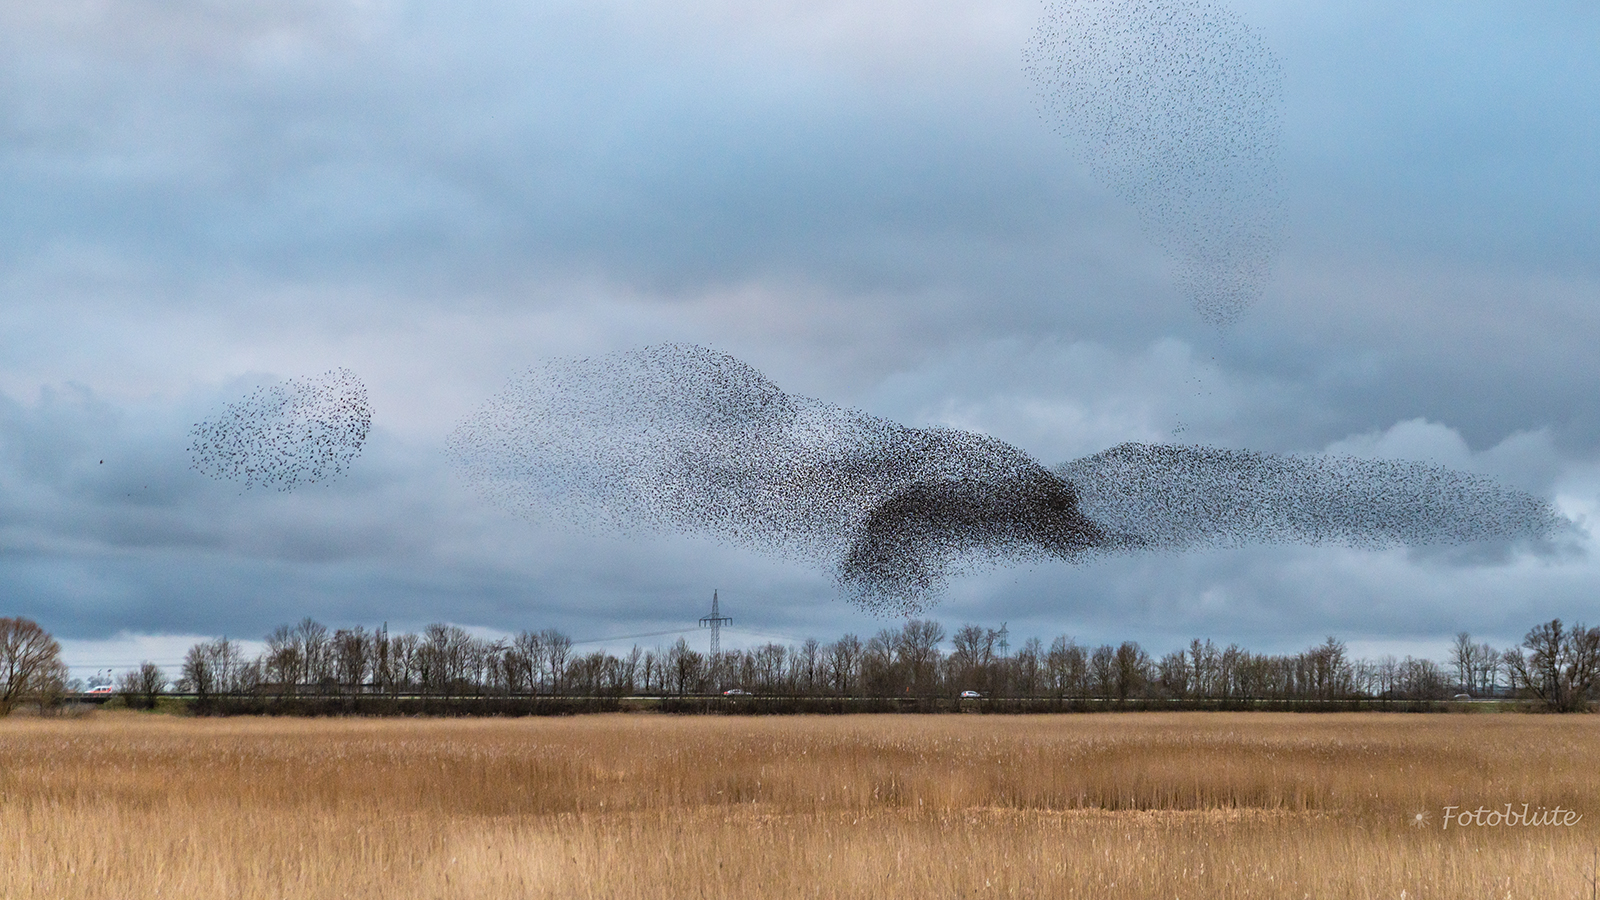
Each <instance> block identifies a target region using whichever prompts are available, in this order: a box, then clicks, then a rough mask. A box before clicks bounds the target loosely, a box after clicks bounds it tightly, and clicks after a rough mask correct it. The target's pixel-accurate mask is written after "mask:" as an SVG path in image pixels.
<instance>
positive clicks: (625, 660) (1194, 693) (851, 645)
mask: <svg viewBox="0 0 1600 900" xmlns="http://www.w3.org/2000/svg"><path fill="white" fill-rule="evenodd" d="M947 648H948V649H947ZM1450 665H1451V669H1446V668H1445V667H1442V666H1440V665H1439V664H1438V663H1435V662H1434V661H1432V660H1428V659H1418V658H1414V657H1410V656H1407V657H1405V658H1403V659H1397V658H1395V657H1393V656H1385V657H1382V658H1379V659H1375V660H1370V659H1352V658H1351V657H1350V655H1349V653H1348V652H1347V651H1346V648H1345V645H1344V644H1343V643H1341V642H1340V641H1338V640H1336V639H1334V638H1331V637H1330V638H1328V639H1327V640H1326V641H1324V642H1323V643H1321V644H1318V645H1316V646H1314V647H1311V648H1309V649H1307V650H1304V651H1302V652H1299V653H1291V654H1265V653H1253V652H1250V651H1248V650H1244V649H1242V648H1240V647H1239V646H1238V645H1236V644H1230V645H1228V646H1226V647H1220V646H1218V645H1216V644H1214V643H1213V642H1211V641H1209V640H1206V641H1202V640H1195V641H1193V642H1191V643H1190V645H1189V646H1188V647H1187V648H1184V649H1182V650H1175V651H1173V652H1171V653H1168V654H1166V655H1164V656H1161V657H1159V658H1156V657H1152V656H1151V655H1150V654H1149V653H1148V652H1146V651H1145V650H1144V648H1142V647H1141V646H1140V645H1139V644H1138V643H1136V642H1133V641H1126V642H1123V643H1121V644H1116V645H1112V644H1104V645H1099V646H1085V645H1082V644H1079V643H1077V642H1076V641H1074V640H1073V639H1071V638H1068V637H1065V636H1063V637H1058V638H1056V639H1055V640H1054V641H1052V642H1051V643H1050V644H1049V645H1048V646H1046V645H1045V644H1044V642H1043V641H1041V640H1039V639H1038V638H1030V639H1028V640H1026V641H1024V642H1023V643H1022V644H1021V646H1020V648H1019V649H1018V650H1017V651H1016V652H1014V653H1011V652H1008V651H1007V648H1006V647H1005V644H1004V635H1003V634H1002V633H1001V632H997V631H995V630H994V629H990V628H984V627H982V626H979V625H972V624H968V625H964V626H962V627H961V628H960V629H958V630H957V631H956V632H955V633H954V634H947V633H946V631H945V629H944V626H942V625H940V624H939V623H938V622H934V621H927V620H918V619H913V620H911V621H908V622H905V623H904V624H903V625H901V626H900V627H899V628H886V629H883V630H881V631H879V632H878V633H876V634H874V635H872V636H871V637H868V638H866V639H864V640H863V639H862V638H861V637H860V636H858V635H854V634H846V635H844V636H842V637H840V638H839V639H837V640H835V641H832V642H829V643H822V642H820V641H817V640H814V639H812V640H806V641H804V642H801V643H799V644H782V643H767V644H763V645H761V646H757V647H752V648H748V649H743V650H732V651H727V652H723V653H719V654H717V655H716V656H715V657H712V656H710V655H708V654H704V653H701V652H699V651H698V650H695V649H693V648H692V647H690V645H689V643H688V641H687V640H685V639H683V638H679V639H678V640H677V641H676V642H674V643H673V644H671V645H669V646H667V647H664V648H663V647H657V648H655V649H651V650H645V649H641V648H640V647H638V646H634V647H633V648H631V649H630V650H629V651H628V652H626V653H623V654H620V655H613V654H611V653H608V652H605V651H596V652H592V653H579V652H576V651H575V650H574V648H573V642H572V640H571V639H570V638H568V637H567V636H566V635H564V634H562V633H561V632H559V631H555V630H553V629H545V630H542V631H524V632H522V633H520V634H518V635H515V636H514V637H510V638H502V639H487V638H481V637H476V636H474V635H472V634H470V633H469V632H467V631H465V630H464V629H462V628H459V627H457V626H454V625H444V624H437V625H429V626H428V627H427V628H425V629H423V630H422V631H421V632H418V633H414V634H412V633H407V634H398V635H390V634H389V633H388V630H387V629H386V628H380V629H376V630H373V631H368V630H366V629H364V628H360V627H357V628H351V629H339V630H336V631H330V630H329V629H327V628H326V627H324V626H323V625H321V624H320V623H318V622H316V621H314V620H312V619H309V618H308V619H305V620H303V621H301V622H300V623H299V624H297V625H292V626H291V625H285V626H283V627H280V628H278V629H276V630H275V631H273V632H272V633H271V634H269V635H268V636H267V640H266V649H265V650H264V651H263V652H262V653H261V654H260V655H258V656H256V657H255V658H251V659H247V658H245V656H244V654H243V653H242V651H241V650H240V647H239V645H238V643H237V642H234V641H229V640H227V639H225V638H222V639H217V640H213V641H207V642H203V643H200V644H196V645H195V646H194V647H192V648H190V650H189V652H188V655H187V656H186V658H185V660H184V664H183V672H182V678H181V680H180V682H179V686H180V688H181V689H182V690H184V691H187V692H192V693H195V694H198V695H201V696H206V695H210V694H237V693H253V694H270V695H279V696H281V695H288V694H296V693H317V694H323V695H326V694H340V693H367V694H387V695H402V694H404V695H413V694H427V695H448V696H496V695H566V696H575V695H581V696H629V695H659V696H673V695H679V696H681V695H703V694H714V693H719V692H722V691H725V690H730V689H736V690H739V691H746V692H749V693H753V694H760V695H770V696H796V697H803V696H862V697H896V696H899V697H904V696H910V697H937V696H951V695H955V694H958V693H960V692H962V691H978V692H980V693H981V694H983V695H984V696H987V697H1054V698H1062V699H1091V698H1106V699H1117V700H1151V699H1171V700H1218V701H1236V700H1291V701H1336V700H1351V699H1363V698H1378V699H1396V700H1436V699H1447V698H1449V697H1451V696H1453V695H1456V694H1459V693H1467V694H1470V695H1473V696H1479V697H1489V696H1524V697H1529V698H1533V699H1536V700H1538V701H1540V702H1542V703H1543V704H1545V705H1546V706H1548V707H1550V708H1552V709H1560V710H1575V709H1582V708H1585V707H1586V706H1587V705H1588V703H1589V702H1591V701H1592V700H1595V699H1596V696H1595V694H1596V690H1597V687H1600V628H1584V627H1582V626H1579V627H1576V628H1567V627H1566V626H1564V625H1563V624H1562V623H1561V621H1560V620H1554V621H1552V622H1549V623H1546V624H1543V625H1540V626H1538V627H1536V628H1534V629H1533V630H1531V631H1530V632H1528V635H1527V637H1526V639H1525V640H1524V641H1523V644H1522V645H1521V646H1520V647H1517V648H1513V649H1510V650H1506V651H1499V650H1496V649H1494V648H1493V647H1491V646H1489V645H1488V644H1483V643H1476V642H1474V641H1473V640H1472V638H1471V636H1470V635H1468V634H1466V633H1462V634H1460V635H1458V636H1457V639H1456V642H1455V645H1454V647H1453V648H1452V651H1451V660H1450ZM1452 670H1453V671H1452Z"/></svg>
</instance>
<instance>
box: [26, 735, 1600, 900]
mask: <svg viewBox="0 0 1600 900" xmlns="http://www.w3.org/2000/svg"><path fill="white" fill-rule="evenodd" d="M0 763H3V765H0V846H3V847H5V848H6V849H5V851H4V852H5V854H6V862H5V865H3V866H0V896H4V897H7V898H14V900H43V898H145V897H157V896H160V897H189V898H208V897H216V898H222V897H227V898H267V897H272V898H280V897H298V898H380V897H381V898H386V900H394V898H412V897H417V898H422V897H427V898H456V897H460V898H469V897H470V898H477V897H495V898H498V897H518V898H525V897H532V898H539V897H551V898H555V897H560V898H573V897H577V898H582V897H608V898H609V897H619V898H635V897H637V898H660V897H705V898H741V900H743V898H767V897H773V898H777V897H783V898H791V897H819V898H833V897H863V898H865V897H872V898H888V900H894V898H919V900H920V898H928V897H990V896H993V897H1106V898H1111V897H1117V898H1127V897H1132V898H1140V897H1150V898H1156V897H1160V898H1173V897H1185V898H1186V897H1243V898H1253V897H1261V898H1268V897H1270V898H1283V897H1295V898H1300V897H1316V898H1343V897H1350V898H1358V897H1359V898H1368V897H1385V898H1396V897H1405V898H1418V897H1439V898H1459V897H1529V898H1556V897H1572V898H1578V897H1590V896H1591V883H1590V879H1592V878H1593V876H1594V865H1595V849H1596V847H1597V841H1600V828H1597V827H1596V825H1597V823H1600V719H1597V718H1596V717H1593V716H1539V715H1468V714H1462V715H1442V716H1405V715H1398V714H1395V715H1388V714H1327V715H1315V716H1312V715H1292V714H1275V713H1253V714H1235V713H1209V714H1208V713H1127V714H1107V715H1094V716H1070V715H1060V716H1027V717H1021V716H1018V717H1013V716H825V717H760V718H746V717H720V716H712V717H706V716H694V717H678V716H663V715H648V714H631V715H597V716H580V717H567V718H555V719H552V718H520V719H422V720H410V719H315V720H306V719H285V718H266V719H264V718H229V719H204V718H186V717H179V716H169V715H156V714H150V713H135V712H121V713H107V712H101V713H95V714H91V715H89V716H87V717H84V718H79V719H59V718H58V719H47V718H33V717H26V718H24V717H15V716H13V717H11V718H10V719H7V720H4V721H0ZM1507 803H1510V804H1514V805H1515V807H1516V808H1517V809H1518V810H1520V809H1521V808H1522V804H1524V803H1527V804H1529V805H1530V809H1533V810H1537V809H1538V808H1540V807H1545V808H1547V809H1549V808H1554V807H1557V806H1559V807H1561V808H1562V809H1563V810H1573V811H1575V813H1576V814H1577V815H1579V816H1581V817H1582V818H1581V819H1580V820H1578V821H1577V822H1575V823H1574V824H1572V825H1515V826H1505V825H1501V826H1498V827H1491V826H1488V825H1483V826H1477V825H1474V826H1460V825H1454V826H1453V827H1445V826H1446V824H1447V822H1446V820H1445V818H1444V816H1445V812H1446V808H1447V807H1452V806H1454V807H1460V808H1477V807H1480V806H1483V807H1503V806H1504V805H1505V804H1507Z"/></svg>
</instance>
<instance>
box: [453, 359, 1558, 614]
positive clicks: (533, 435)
mask: <svg viewBox="0 0 1600 900" xmlns="http://www.w3.org/2000/svg"><path fill="white" fill-rule="evenodd" d="M449 448H450V453H451V456H452V458H453V460H454V462H455V463H456V464H457V466H458V468H459V469H460V470H461V471H462V472H463V473H464V474H465V475H466V477H467V478H468V479H469V480H470V481H471V482H473V483H474V484H475V485H477V486H478V487H479V489H481V490H482V491H483V492H484V493H485V494H486V495H487V496H488V497H490V498H491V499H493V500H494V501H496V502H498V503H500V504H501V505H503V506H504V507H506V508H508V509H510V510H512V511H513V512H516V513H519V514H523V515H528V516H531V517H534V518H551V519H555V520H559V521H564V522H566V523H568V524H571V525H576V526H578V527H580V528H590V529H599V530H610V531H623V532H626V531H632V530H637V529H647V530H671V531H689V532H700V533H706V534H710V535H712V536H714V537H717V538H720V539H724V540H731V541H734V542H737V543H740V544H744V545H747V546H752V547H756V548H759V549H762V550H766V551H770V552H775V553H778V554H781V555H785V556H790V557H798V558H803V559H808V560H812V561H815V562H818V563H821V564H824V565H827V566H829V567H830V568H832V569H833V571H834V572H835V573H836V574H837V577H838V580H839V583H840V585H841V587H842V588H843V590H844V592H845V593H846V594H847V595H848V596H849V597H851V598H852V599H853V600H855V601H856V602H858V603H860V604H861V605H863V606H865V607H867V608H868V609H871V610H874V611H877V612H894V613H898V614H913V613H916V612H918V611H920V610H921V609H923V608H925V607H926V606H927V605H928V604H929V603H931V602H932V601H933V600H935V599H937V597H938V596H939V594H940V593H941V592H942V590H943V588H944V586H945V584H946V582H947V581H948V579H949V578H950V577H951V576H953V575H955V574H958V573H960V572H963V571H968V570H971V569H973V568H974V567H982V566H985V565H990V564H994V563H998V562H1004V561H1026V560H1029V559H1035V560H1037V559H1047V558H1054V559H1064V560H1069V561H1077V560H1081V559H1084V558H1086V557H1088V556H1091V555H1096V554H1106V553H1119V552H1126V551H1132V550H1169V551H1171V550H1180V549H1184V548H1188V547H1194V546H1198V545H1215V544H1243V543H1251V542H1263V541H1289V542H1299V543H1311V544H1318V543H1335V544H1348V545H1352V546H1358V547H1376V546H1384V545H1392V544H1418V543H1438V542H1459V541H1478V540H1486V539H1520V538H1534V537H1539V536H1542V535H1546V534H1549V533H1550V532H1551V531H1552V530H1553V529H1555V528H1557V527H1558V526H1559V524H1560V523H1561V522H1562V521H1563V520H1562V519H1561V518H1560V517H1559V516H1558V515H1557V514H1556V513H1555V512H1554V511H1553V510H1551V508H1550V507H1549V505H1548V504H1546V503H1544V502H1543V501H1540V500H1538V499H1537V498H1534V497H1531V496H1528V495H1526V494H1523V493H1521V492H1518V491H1514V490H1510V489H1507V488H1504V487H1501V486H1498V485H1496V484H1494V483H1492V482H1490V481H1488V480H1487V479H1484V478H1481V477H1478V476H1474V475H1469V474H1465V473H1461V472H1454V471H1451V470H1448V469H1443V468H1440V467H1437V466H1431V465H1426V464H1422V463H1410V462H1395V461H1384V460H1365V459H1349V458H1329V457H1285V456H1273V455H1268V454H1262V453H1249V452H1240V451H1229V450H1218V449H1213V448H1206V447H1173V446H1156V445H1144V444H1124V445H1121V446H1118V447H1114V448H1112V449H1110V450H1108V451H1105V452H1104V453H1100V454H1097V455H1095V456H1090V457H1086V458H1083V459H1079V460H1076V461H1073V462H1070V463H1066V464H1064V465H1062V466H1060V467H1057V468H1056V469H1054V470H1052V469H1048V468H1046V467H1044V466H1042V465H1040V464H1039V463H1038V462H1036V461H1035V460H1033V459H1032V458H1031V457H1029V456H1028V455H1027V454H1026V453H1024V452H1022V451H1021V450H1018V449H1017V448H1015V447H1012V446H1010V445H1009V444H1006V443H1003V442H1001V441H998V440H995V439H994V438H991V437H987V436H985V435H981V434H975V433H972V432H966V431H959V430H954V429H947V428H910V427H907V426H904V425H899V424H896V423H894V422H890V421H888V420H885V419H881V418H878V417H876V416H871V415H867V414H866V413H862V412H859V411H856V410H851V409H845V408H842V407H838V406H833V405H831V404H827V403H823V402H822V401H819V400H813V399H809V398H806V397H798V396H794V395H791V394H787V393H785V392H784V391H782V390H780V389H779V388H778V387H777V386H776V385H774V384H773V383H772V382H771V381H769V380H767V379H766V378H765V377H764V376H763V375H762V374H761V373H760V372H758V371H756V370H755V369H753V368H751V367H750V366H748V365H745V364H744V363H742V362H740V361H738V360H736V359H734V358H733V357H731V356H728V355H726V354H723V353H719V352H716V351H712V350H708V349H706V348H703V347H696V346H685V345H662V346H657V347H650V348H646V349H643V350H637V351H630V352H625V353H620V354H615V355H611V356H604V357H599V358H594V359H582V360H567V361H557V362H552V363H549V364H546V365H545V366H543V367H541V368H538V369H535V370H532V371H530V372H528V373H526V374H524V375H522V376H521V377H519V378H518V379H516V380H515V381H513V383H512V384H511V385H510V386H509V387H508V388H507V389H506V390H505V391H504V392H503V393H501V394H499V395H498V396H496V397H494V398H493V399H491V400H490V401H489V402H488V403H487V404H486V405H485V406H483V407H482V408H481V409H479V410H478V411H477V412H476V413H474V414H473V415H472V416H471V417H469V418H468V419H467V420H466V421H464V422H462V423H461V424H460V425H459V426H458V427H457V428H456V429H455V430H454V431H453V432H452V433H451V434H450V437H449Z"/></svg>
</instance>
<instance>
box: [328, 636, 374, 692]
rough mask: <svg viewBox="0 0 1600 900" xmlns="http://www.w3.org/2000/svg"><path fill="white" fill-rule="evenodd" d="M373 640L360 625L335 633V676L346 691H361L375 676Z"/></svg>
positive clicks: (333, 652) (333, 649) (333, 647)
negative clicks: (369, 678)
mask: <svg viewBox="0 0 1600 900" xmlns="http://www.w3.org/2000/svg"><path fill="white" fill-rule="evenodd" d="M373 638H374V636H373V635H371V634H368V633H367V630H366V629H365V628H362V627H361V626H359V625H357V626H356V627H355V628H341V629H339V630H338V631H335V632H334V633H333V646H332V655H333V676H334V680H335V681H337V682H338V683H339V684H340V685H342V686H343V687H345V688H346V689H348V690H359V689H360V688H361V686H362V685H364V684H366V683H367V678H368V676H369V675H371V674H373V670H374V669H375V666H374V665H373V663H374V662H376V660H375V658H374V657H375V656H376V654H375V653H374V652H373V643H374V641H373Z"/></svg>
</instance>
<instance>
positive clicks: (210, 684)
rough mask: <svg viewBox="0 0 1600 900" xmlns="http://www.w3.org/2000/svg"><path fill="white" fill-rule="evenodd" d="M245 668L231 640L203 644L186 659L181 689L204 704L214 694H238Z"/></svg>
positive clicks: (196, 647) (180, 678)
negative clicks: (242, 670) (241, 675)
mask: <svg viewBox="0 0 1600 900" xmlns="http://www.w3.org/2000/svg"><path fill="white" fill-rule="evenodd" d="M243 664H244V661H243V658H242V654H240V652H239V645H238V644H237V643H235V642H233V641H230V640H228V639H227V638H217V639H216V640H214V641H202V642H200V643H198V644H195V645H194V646H193V647H190V648H189V652H188V653H187V654H185V655H184V657H183V670H182V672H181V674H180V675H179V678H178V685H179V689H180V690H187V691H193V692H194V693H195V694H196V695H197V696H199V697H200V699H202V700H204V699H206V698H207V697H209V696H210V695H212V694H221V693H229V692H232V691H237V690H239V688H240V684H239V681H240V669H241V668H242V666H243Z"/></svg>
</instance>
